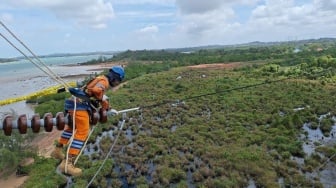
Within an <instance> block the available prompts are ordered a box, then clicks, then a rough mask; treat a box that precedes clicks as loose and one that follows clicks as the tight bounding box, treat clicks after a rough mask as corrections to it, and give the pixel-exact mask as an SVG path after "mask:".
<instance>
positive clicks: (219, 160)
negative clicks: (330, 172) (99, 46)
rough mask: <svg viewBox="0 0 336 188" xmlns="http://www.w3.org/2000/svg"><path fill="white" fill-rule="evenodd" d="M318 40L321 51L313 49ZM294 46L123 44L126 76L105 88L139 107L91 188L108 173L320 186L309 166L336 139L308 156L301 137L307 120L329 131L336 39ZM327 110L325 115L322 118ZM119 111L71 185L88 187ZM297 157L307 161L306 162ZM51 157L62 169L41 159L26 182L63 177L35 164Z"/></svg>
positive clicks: (147, 179) (144, 180)
mask: <svg viewBox="0 0 336 188" xmlns="http://www.w3.org/2000/svg"><path fill="white" fill-rule="evenodd" d="M320 47H321V48H322V47H323V48H322V49H323V50H322V51H317V50H316V49H317V48H320ZM294 49H295V48H294V46H288V45H287V46H286V45H279V46H266V47H265V46H263V47H240V48H238V49H211V50H199V51H196V52H193V53H187V54H185V53H178V52H171V51H126V52H124V53H120V54H118V55H117V56H115V57H114V58H113V59H112V60H113V61H118V62H120V61H124V62H126V63H127V67H126V72H127V75H126V76H127V77H126V78H127V81H128V82H127V84H125V85H124V86H123V87H122V88H120V89H119V90H118V91H116V92H114V93H113V94H112V93H108V95H110V101H111V104H112V106H113V108H116V109H127V108H132V107H137V106H140V107H142V108H141V110H140V111H139V112H132V113H128V114H127V116H126V117H124V118H126V124H125V127H124V129H123V130H122V131H123V132H122V134H121V136H120V138H119V140H118V142H117V144H116V146H115V147H114V150H113V156H112V159H113V161H112V160H111V161H108V163H106V164H105V166H104V169H103V170H102V171H101V172H100V174H99V175H98V176H97V178H96V180H95V181H94V183H93V184H92V185H91V187H106V186H107V184H108V180H111V186H112V187H121V185H123V184H128V185H130V186H132V185H137V187H188V185H194V186H195V187H247V186H248V185H249V183H250V181H251V180H253V182H254V184H255V185H256V186H257V187H279V183H278V182H279V181H280V179H281V180H282V181H281V182H282V184H283V185H282V186H284V187H322V184H321V182H320V181H319V178H318V177H316V178H310V179H309V178H307V177H306V176H305V174H304V173H305V172H313V171H315V170H320V169H317V168H319V167H320V166H321V165H322V164H323V163H324V162H325V161H326V160H327V157H331V156H333V155H334V154H335V151H336V147H335V146H333V145H329V146H326V145H323V144H321V145H320V146H318V147H317V148H316V151H315V153H314V154H313V155H310V156H308V155H307V154H306V153H305V152H304V150H303V148H302V145H303V143H304V142H306V141H307V140H305V139H300V138H301V137H302V135H304V134H307V133H305V132H304V131H303V125H304V123H309V125H310V126H312V127H315V129H317V128H320V129H321V130H322V131H323V133H324V135H325V136H328V135H329V133H330V130H331V126H332V125H333V124H334V120H333V119H332V117H333V116H335V114H336V111H335V110H334V106H335V103H334V101H335V99H336V95H335V91H336V84H335V83H336V79H335V68H336V60H335V58H336V54H335V52H336V44H335V43H323V44H315V43H313V44H304V45H302V46H301V47H300V50H301V51H300V52H295V51H294ZM236 61H240V64H239V66H238V67H235V68H234V69H224V68H218V69H207V68H202V69H196V68H190V67H188V65H195V64H203V63H208V64H209V63H229V62H236ZM54 97H56V96H54ZM57 97H59V96H57ZM66 97H68V96H66V95H64V96H62V97H59V99H57V100H56V99H53V100H54V101H53V100H50V99H48V100H43V99H40V101H45V102H43V103H41V104H40V105H39V106H38V107H37V108H36V111H37V112H38V113H40V114H43V113H46V112H49V111H51V109H53V110H55V111H63V109H62V106H61V105H58V104H59V103H58V102H60V103H61V104H62V102H63V100H64V98H66ZM48 101H50V102H48ZM57 101H58V102H57ZM298 109H300V110H298ZM324 114H329V115H328V116H326V117H325V118H323V119H322V120H319V119H318V118H319V117H320V115H324ZM121 118H122V116H121V115H120V116H117V117H114V118H110V119H109V122H108V123H106V124H101V125H98V126H97V128H96V129H95V132H94V134H93V135H92V136H91V137H90V139H89V143H94V142H95V140H96V138H97V137H100V136H102V132H109V131H113V133H112V135H113V138H112V137H108V136H103V138H102V139H101V142H100V148H101V150H98V149H97V148H96V149H97V150H95V152H96V153H95V154H93V155H90V156H89V155H83V156H81V158H80V160H79V163H78V166H79V167H81V168H83V169H84V174H83V176H82V177H78V178H75V179H74V187H85V186H86V185H87V183H88V182H89V181H90V179H91V178H92V177H93V175H94V174H95V172H96V170H97V169H98V167H99V165H101V161H102V160H103V159H104V157H105V155H106V153H107V152H108V150H109V149H110V147H111V145H112V143H113V141H114V139H115V138H116V137H115V136H116V134H117V133H118V131H119V130H118V120H119V119H121ZM107 135H108V134H107ZM50 144H53V143H50ZM320 154H321V155H320ZM293 157H296V158H302V159H304V164H302V166H301V164H298V163H296V162H295V160H293ZM333 161H335V158H334V159H333ZM50 165H51V166H54V168H56V161H54V160H53V159H48V160H41V161H39V163H38V165H36V167H33V169H32V170H31V171H30V175H31V176H32V177H34V178H29V179H28V181H27V182H26V183H25V185H24V187H31V186H30V185H34V184H35V183H36V184H37V185H40V183H41V182H40V180H41V179H43V178H45V177H46V176H47V177H48V182H52V183H53V184H52V185H62V184H64V182H61V181H60V176H58V175H54V176H51V174H52V173H54V170H53V169H50V175H48V174H43V175H41V174H38V173H37V172H35V171H34V170H35V169H37V168H43V169H47V168H49V167H50ZM50 168H51V167H50ZM48 172H49V171H48ZM38 181H39V182H38ZM50 185H51V184H50ZM41 186H42V185H41ZM43 187H48V185H47V184H45V185H43Z"/></svg>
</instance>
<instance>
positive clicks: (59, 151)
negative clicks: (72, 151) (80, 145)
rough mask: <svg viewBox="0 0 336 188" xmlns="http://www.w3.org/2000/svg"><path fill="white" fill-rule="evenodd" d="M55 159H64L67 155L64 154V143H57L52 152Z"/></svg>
mask: <svg viewBox="0 0 336 188" xmlns="http://www.w3.org/2000/svg"><path fill="white" fill-rule="evenodd" d="M50 156H51V157H53V158H55V159H60V160H63V159H64V157H65V155H64V154H63V144H57V145H56V147H55V149H54V151H53V152H51V154H50Z"/></svg>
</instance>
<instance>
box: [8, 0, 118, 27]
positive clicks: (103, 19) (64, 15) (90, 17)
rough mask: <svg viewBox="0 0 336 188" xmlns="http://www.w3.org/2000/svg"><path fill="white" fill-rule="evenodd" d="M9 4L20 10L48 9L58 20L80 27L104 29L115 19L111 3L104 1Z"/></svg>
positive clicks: (25, 0)
mask: <svg viewBox="0 0 336 188" xmlns="http://www.w3.org/2000/svg"><path fill="white" fill-rule="evenodd" d="M5 1H6V3H7V4H10V5H13V6H16V7H20V8H31V9H37V8H43V9H47V10H49V11H50V12H52V13H53V14H55V15H56V16H57V17H58V18H60V19H63V20H71V21H73V22H74V23H76V24H78V25H87V26H90V27H92V28H104V27H106V23H107V22H108V21H109V20H110V19H112V18H113V17H114V11H113V7H112V4H111V3H110V2H104V1H103V0H71V1H68V0H52V1H45V0H21V1H19V0H11V1H10V0H5Z"/></svg>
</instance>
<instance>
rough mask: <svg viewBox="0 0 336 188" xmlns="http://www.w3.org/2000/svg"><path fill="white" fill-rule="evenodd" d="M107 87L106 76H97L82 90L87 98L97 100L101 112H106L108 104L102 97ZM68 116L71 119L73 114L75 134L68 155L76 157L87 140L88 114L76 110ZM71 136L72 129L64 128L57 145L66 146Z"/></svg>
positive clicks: (69, 127)
mask: <svg viewBox="0 0 336 188" xmlns="http://www.w3.org/2000/svg"><path fill="white" fill-rule="evenodd" d="M108 87H109V82H108V78H107V77H106V76H98V77H96V78H95V79H93V80H91V81H90V82H89V83H88V84H87V85H86V86H85V87H84V88H83V90H84V91H85V93H86V94H87V95H88V96H89V97H93V98H94V99H96V100H98V101H99V102H100V105H101V108H102V109H103V110H108V108H109V102H108V101H107V100H103V96H104V94H105V92H106V90H107V89H108ZM78 103H79V102H78V101H77V103H76V104H78ZM69 114H70V116H71V118H73V114H75V123H74V124H75V134H74V138H73V141H72V143H71V146H70V149H69V154H71V155H78V154H79V152H80V150H81V149H82V148H83V146H84V143H85V140H86V139H87V137H88V134H89V129H90V114H89V112H88V111H87V110H80V109H78V110H77V109H76V111H74V110H69ZM72 134H73V128H72V127H71V126H66V128H65V129H64V131H63V133H62V135H61V138H60V139H59V143H60V144H63V145H66V144H68V142H69V139H70V138H71V137H72Z"/></svg>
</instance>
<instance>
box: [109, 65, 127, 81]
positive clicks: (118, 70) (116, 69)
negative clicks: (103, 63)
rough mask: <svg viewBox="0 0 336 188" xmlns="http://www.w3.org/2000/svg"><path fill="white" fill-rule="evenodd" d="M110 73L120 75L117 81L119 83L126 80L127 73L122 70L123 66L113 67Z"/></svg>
mask: <svg viewBox="0 0 336 188" xmlns="http://www.w3.org/2000/svg"><path fill="white" fill-rule="evenodd" d="M110 72H113V73H115V74H117V75H118V78H117V79H118V80H119V81H122V80H123V79H124V78H125V71H124V68H122V67H121V66H113V67H112V68H111V69H110Z"/></svg>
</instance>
